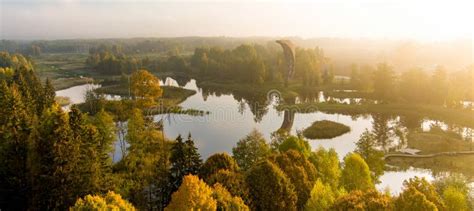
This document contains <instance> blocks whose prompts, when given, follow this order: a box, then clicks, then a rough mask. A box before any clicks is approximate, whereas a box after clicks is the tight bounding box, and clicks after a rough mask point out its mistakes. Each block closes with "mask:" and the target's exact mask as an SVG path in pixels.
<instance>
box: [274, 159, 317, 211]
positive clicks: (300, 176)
mask: <svg viewBox="0 0 474 211" xmlns="http://www.w3.org/2000/svg"><path fill="white" fill-rule="evenodd" d="M270 160H271V161H273V162H274V163H275V164H277V165H278V166H279V167H280V169H281V170H282V171H283V172H284V173H285V175H286V176H287V177H288V179H289V180H290V182H291V183H292V184H293V185H294V186H295V191H296V194H297V196H298V201H297V203H296V204H297V207H298V209H303V207H304V205H305V203H306V201H307V200H308V198H309V197H310V193H311V189H312V188H313V185H314V183H315V182H316V179H317V176H318V175H317V172H316V168H315V167H314V165H313V164H312V163H311V162H309V161H308V159H306V157H305V156H304V155H302V154H301V153H299V152H297V151H295V150H288V151H286V152H284V153H280V154H278V155H275V156H272V157H271V158H270Z"/></svg>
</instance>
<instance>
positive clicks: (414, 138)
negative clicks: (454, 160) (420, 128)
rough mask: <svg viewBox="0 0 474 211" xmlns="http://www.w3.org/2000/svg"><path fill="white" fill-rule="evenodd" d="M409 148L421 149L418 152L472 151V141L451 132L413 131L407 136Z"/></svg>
mask: <svg viewBox="0 0 474 211" xmlns="http://www.w3.org/2000/svg"><path fill="white" fill-rule="evenodd" d="M407 139H408V148H412V149H418V150H421V151H420V152H419V153H418V154H432V153H440V152H447V151H448V152H455V151H470V150H471V143H470V142H468V141H464V140H462V138H461V137H459V135H457V134H450V133H449V132H445V131H442V132H441V131H440V132H434V131H430V132H411V133H409V134H408V136H407Z"/></svg>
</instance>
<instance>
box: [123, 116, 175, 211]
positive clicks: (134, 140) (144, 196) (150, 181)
mask: <svg viewBox="0 0 474 211" xmlns="http://www.w3.org/2000/svg"><path fill="white" fill-rule="evenodd" d="M126 138H127V141H128V143H129V144H130V146H129V147H128V153H127V154H125V155H124V157H123V158H122V160H121V161H120V162H119V163H117V164H116V165H115V166H114V168H115V169H116V172H117V176H118V177H119V179H120V181H122V182H119V183H118V184H119V188H120V190H121V194H122V195H124V196H126V197H127V198H129V199H130V201H131V202H133V203H134V205H135V206H136V207H137V208H139V209H152V208H153V207H154V206H155V205H156V204H155V198H154V197H152V196H153V195H152V193H153V192H155V190H154V189H153V187H155V183H158V182H159V181H161V180H160V179H162V178H163V177H166V178H168V172H167V171H166V174H165V175H161V176H160V177H158V175H157V174H158V173H159V171H160V170H162V169H168V168H169V165H168V163H167V162H160V161H163V160H165V161H167V160H168V158H169V153H168V152H169V143H168V142H167V141H166V140H164V139H163V134H162V133H161V131H160V130H159V129H157V128H156V125H155V123H153V122H152V121H151V120H150V119H148V118H147V117H144V116H143V113H142V111H141V110H138V109H134V110H132V114H131V115H130V119H129V120H128V130H127V137H126ZM160 187H161V186H160ZM166 193H169V191H167V192H166Z"/></svg>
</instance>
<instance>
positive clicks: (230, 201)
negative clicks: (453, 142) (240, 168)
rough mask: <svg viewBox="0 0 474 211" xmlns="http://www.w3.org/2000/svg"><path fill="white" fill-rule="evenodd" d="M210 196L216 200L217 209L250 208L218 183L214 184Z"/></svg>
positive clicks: (247, 210) (243, 209) (243, 210)
mask: <svg viewBox="0 0 474 211" xmlns="http://www.w3.org/2000/svg"><path fill="white" fill-rule="evenodd" d="M212 197H213V198H214V199H215V200H216V202H217V210H238V211H249V210H250V209H249V207H248V206H247V205H245V203H244V201H243V200H242V199H241V198H240V197H238V196H232V195H231V193H230V192H229V191H227V189H226V188H225V187H224V186H222V185H221V184H219V183H216V184H214V186H213V194H212Z"/></svg>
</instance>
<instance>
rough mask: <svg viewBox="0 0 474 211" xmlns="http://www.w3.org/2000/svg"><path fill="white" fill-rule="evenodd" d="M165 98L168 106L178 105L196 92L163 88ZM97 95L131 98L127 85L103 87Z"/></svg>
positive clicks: (163, 97) (172, 87)
mask: <svg viewBox="0 0 474 211" xmlns="http://www.w3.org/2000/svg"><path fill="white" fill-rule="evenodd" d="M161 88H162V89H163V96H162V97H161V98H160V99H161V100H162V101H163V103H165V104H166V105H177V104H179V103H181V102H183V101H184V100H186V99H187V98H188V97H190V96H192V95H194V94H196V91H194V90H189V89H184V88H180V87H174V86H162V87H161ZM95 91H96V92H97V93H101V94H110V95H120V96H130V89H129V87H128V86H127V85H125V84H114V85H109V86H103V87H100V88H97V89H96V90H95Z"/></svg>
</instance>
